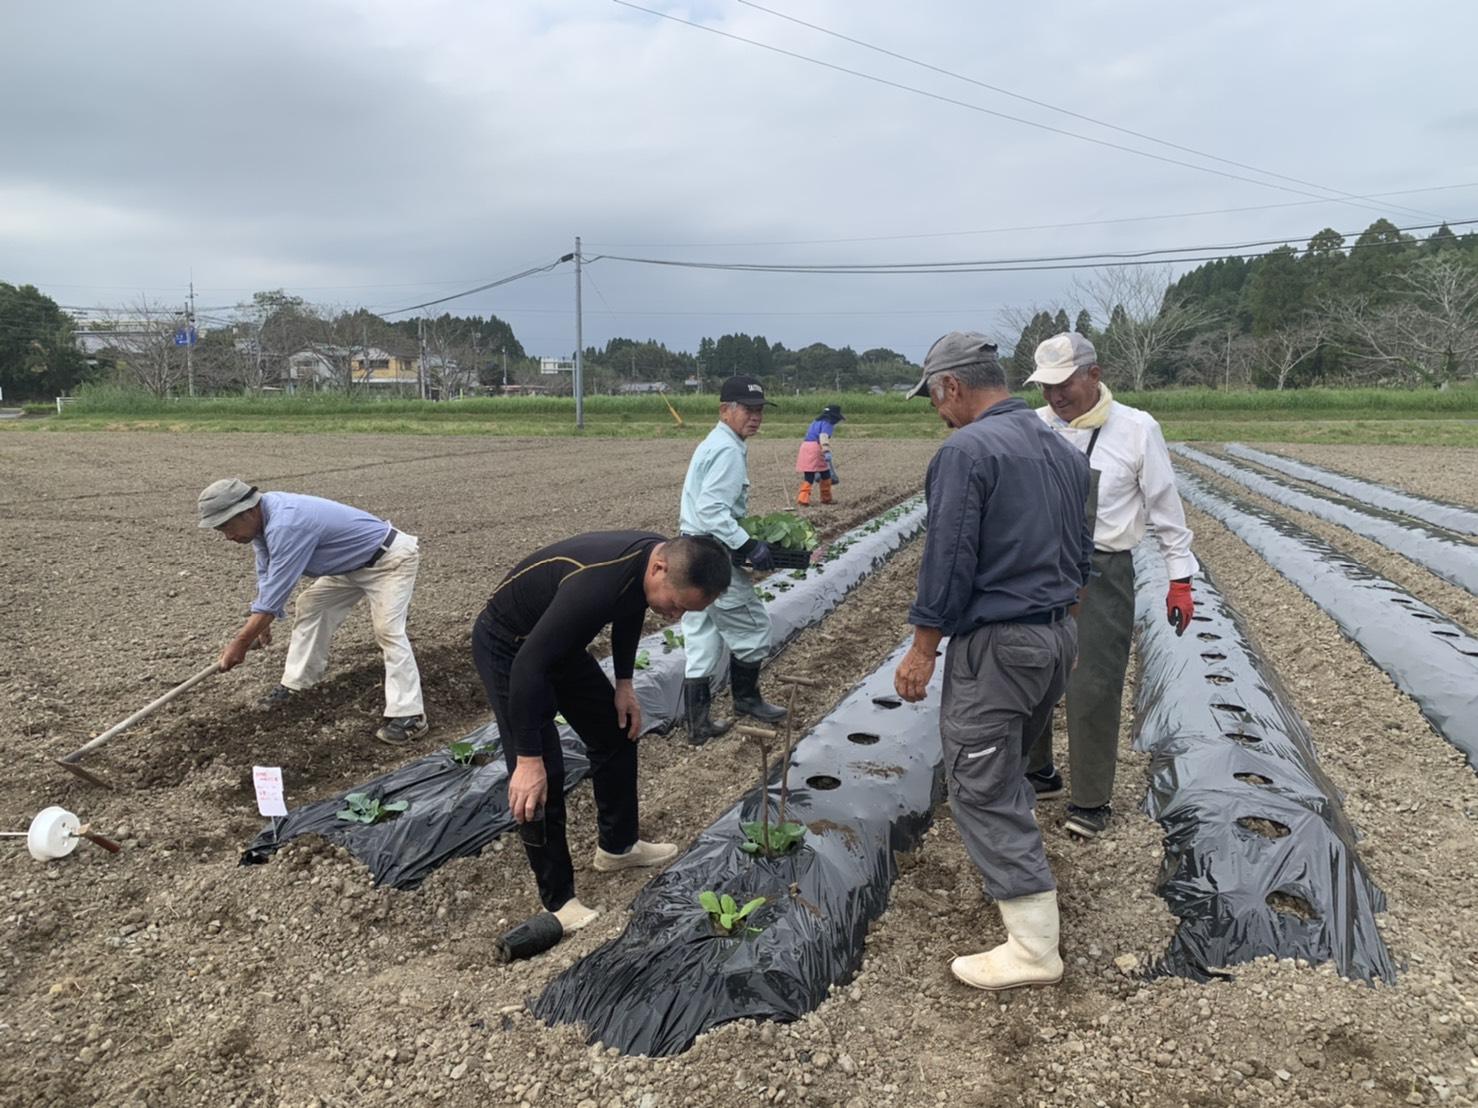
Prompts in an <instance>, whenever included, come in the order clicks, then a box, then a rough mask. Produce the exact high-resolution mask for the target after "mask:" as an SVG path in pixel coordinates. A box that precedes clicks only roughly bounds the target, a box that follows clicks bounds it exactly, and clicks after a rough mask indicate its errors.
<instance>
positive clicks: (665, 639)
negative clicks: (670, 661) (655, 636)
mask: <svg viewBox="0 0 1478 1108" xmlns="http://www.w3.org/2000/svg"><path fill="white" fill-rule="evenodd" d="M682 645H683V637H682V636H681V635H680V634H678V633H677V632H676V631H674V630H673V629H672V628H671V627H664V628H662V653H664V654H671V653H672V652H673V651H674V650H676V649H677V648H678V647H680V646H682Z"/></svg>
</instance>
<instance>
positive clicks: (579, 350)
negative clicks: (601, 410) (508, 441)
mask: <svg viewBox="0 0 1478 1108" xmlns="http://www.w3.org/2000/svg"><path fill="white" fill-rule="evenodd" d="M580 284H581V282H580V236H579V235H576V236H575V427H576V429H577V430H581V431H583V430H585V316H584V310H583V308H582V307H581V303H580V296H581V291H582V290H581V287H580Z"/></svg>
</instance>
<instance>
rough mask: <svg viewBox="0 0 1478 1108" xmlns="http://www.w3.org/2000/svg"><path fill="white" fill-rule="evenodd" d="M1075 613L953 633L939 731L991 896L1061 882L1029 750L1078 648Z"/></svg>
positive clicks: (958, 817) (956, 799) (973, 854)
mask: <svg viewBox="0 0 1478 1108" xmlns="http://www.w3.org/2000/svg"><path fill="white" fill-rule="evenodd" d="M1077 637H1078V633H1077V627H1076V626H1075V625H1074V622H1073V620H1072V618H1071V617H1069V618H1067V619H1063V620H1060V621H1058V622H1057V623H1053V624H1041V625H1037V624H1025V623H987V624H986V625H985V626H983V627H977V628H976V629H975V630H974V631H971V632H970V633H969V634H966V635H957V636H955V637H954V638H952V639H950V642H949V649H948V650H947V651H946V652H945V656H944V692H943V699H942V702H941V705H940V711H939V734H940V738H941V740H942V741H943V746H944V771H945V776H946V780H947V782H948V785H949V803H950V808H951V809H952V810H953V812H954V817H955V824H956V825H957V826H958V827H959V829H960V838H961V839H963V840H964V842H965V849H966V851H967V852H969V855H970V858H971V860H972V861H974V863H975V864H976V865H977V866H978V867H980V872H981V874H982V875H983V876H984V878H985V891H986V893H987V895H989V896H990V897H991V898H992V899H994V900H998V901H999V900H1015V899H1016V898H1017V897H1022V896H1030V895H1031V894H1032V893H1043V892H1047V891H1049V890H1051V889H1055V888H1056V887H1057V883H1056V882H1055V881H1053V879H1052V870H1051V869H1050V868H1048V866H1047V851H1046V848H1045V847H1044V846H1043V844H1042V829H1041V828H1040V827H1038V826H1037V821H1036V816H1035V815H1034V814H1033V811H1032V810H1033V809H1034V808H1035V807H1036V802H1037V799H1036V793H1035V792H1034V791H1033V790H1032V787H1031V783H1030V782H1029V781H1027V779H1026V774H1025V769H1026V754H1027V749H1028V748H1029V746H1030V744H1031V741H1032V739H1033V738H1034V737H1035V736H1036V735H1037V734H1038V733H1039V731H1040V730H1041V727H1042V721H1043V720H1045V719H1050V718H1051V715H1052V706H1053V705H1054V704H1056V703H1057V700H1058V698H1059V697H1060V696H1062V690H1063V688H1064V687H1066V685H1067V675H1068V672H1069V670H1071V668H1072V664H1073V657H1074V654H1075V653H1076V651H1077Z"/></svg>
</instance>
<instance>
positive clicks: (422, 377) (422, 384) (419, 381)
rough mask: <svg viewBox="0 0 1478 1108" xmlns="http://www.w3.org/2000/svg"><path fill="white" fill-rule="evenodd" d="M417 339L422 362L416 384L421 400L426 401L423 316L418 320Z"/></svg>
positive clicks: (424, 323)
mask: <svg viewBox="0 0 1478 1108" xmlns="http://www.w3.org/2000/svg"><path fill="white" fill-rule="evenodd" d="M416 337H417V339H418V340H419V341H420V343H421V361H420V368H419V371H418V372H417V373H416V384H417V386H418V387H419V389H420V393H421V399H422V400H425V399H426V317H425V316H421V317H420V318H419V319H417V320H416Z"/></svg>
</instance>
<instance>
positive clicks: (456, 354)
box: [426, 317, 477, 398]
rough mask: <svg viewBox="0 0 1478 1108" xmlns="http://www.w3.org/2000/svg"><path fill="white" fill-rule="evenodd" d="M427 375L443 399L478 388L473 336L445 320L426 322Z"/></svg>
mask: <svg viewBox="0 0 1478 1108" xmlns="http://www.w3.org/2000/svg"><path fill="white" fill-rule="evenodd" d="M426 350H427V352H428V356H427V365H426V375H427V379H428V380H429V381H430V383H431V384H432V385H434V386H435V387H436V388H438V389H440V390H441V395H442V396H443V397H444V398H445V397H450V396H453V395H456V394H458V393H460V392H461V391H462V390H463V389H465V388H467V386H469V385H475V384H477V372H476V366H475V364H474V362H475V359H476V353H475V351H474V350H473V348H472V334H471V332H470V331H469V330H468V329H467V328H466V327H465V326H462V325H458V324H454V323H452V322H450V321H449V320H448V319H447V318H446V317H442V318H440V319H428V320H427V321H426Z"/></svg>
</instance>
